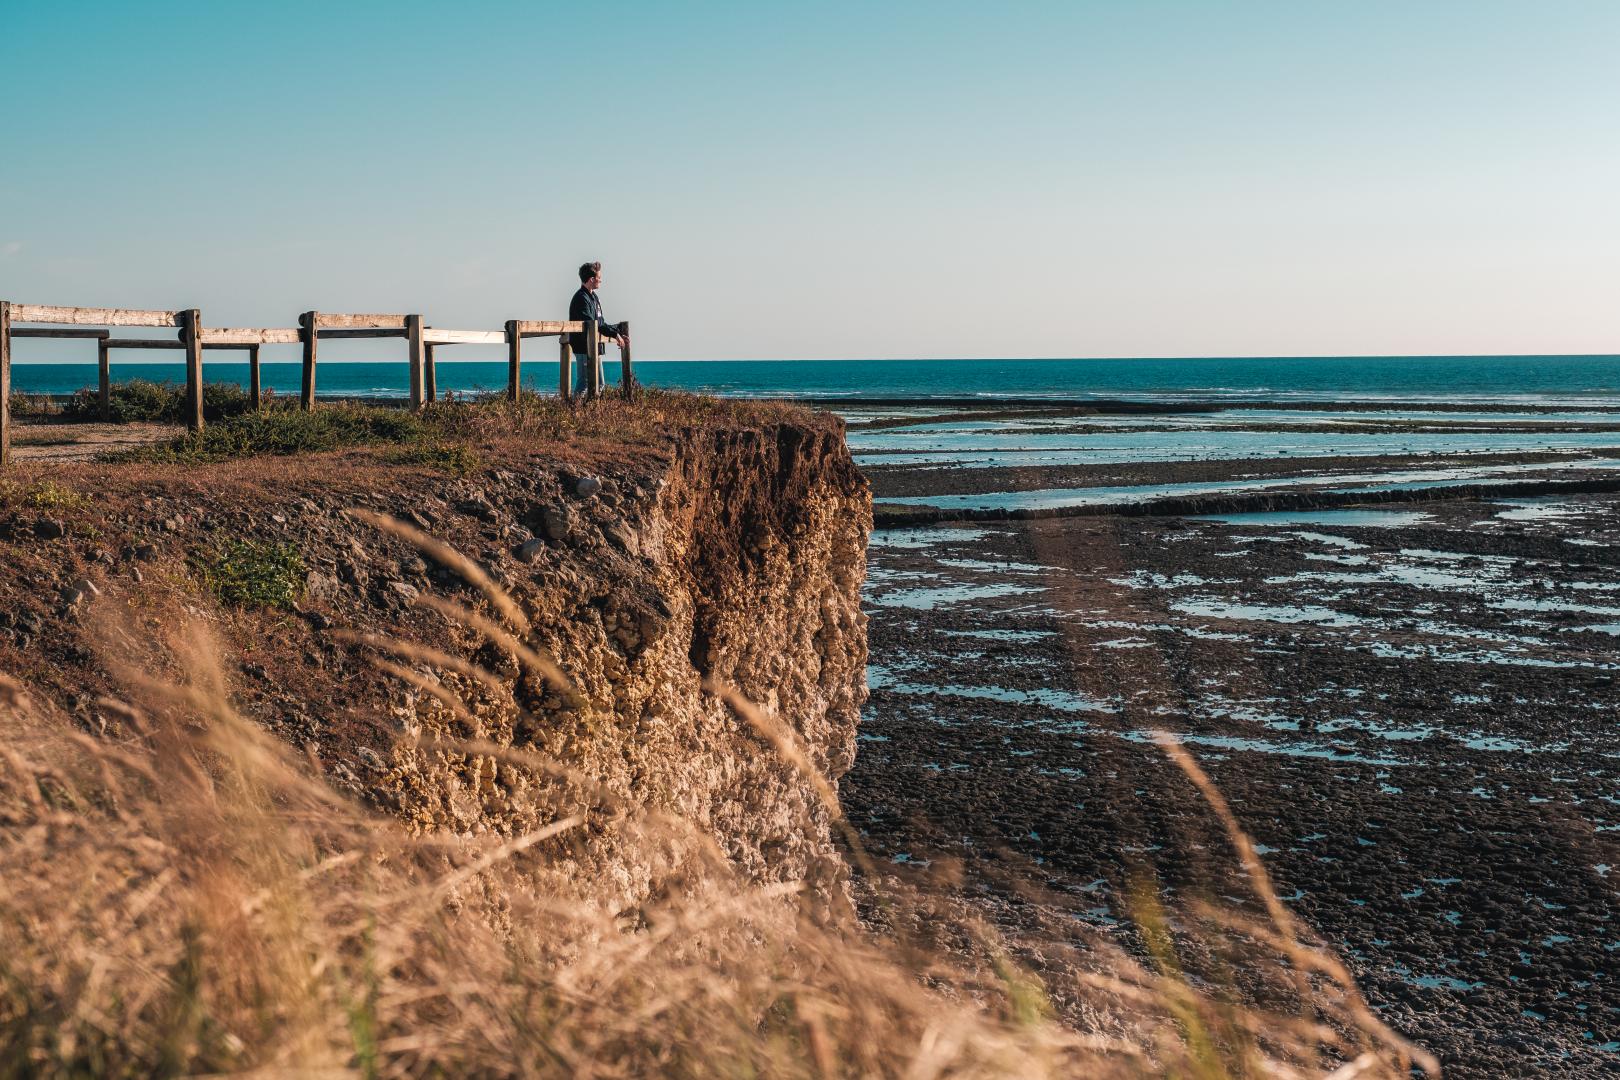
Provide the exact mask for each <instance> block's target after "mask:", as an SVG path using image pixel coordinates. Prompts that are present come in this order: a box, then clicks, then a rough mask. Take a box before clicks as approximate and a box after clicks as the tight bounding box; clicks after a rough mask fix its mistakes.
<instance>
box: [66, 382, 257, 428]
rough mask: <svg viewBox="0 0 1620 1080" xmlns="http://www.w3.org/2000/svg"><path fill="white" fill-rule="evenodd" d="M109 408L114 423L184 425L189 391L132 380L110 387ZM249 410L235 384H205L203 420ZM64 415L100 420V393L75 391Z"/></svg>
mask: <svg viewBox="0 0 1620 1080" xmlns="http://www.w3.org/2000/svg"><path fill="white" fill-rule="evenodd" d="M107 405H108V419H109V420H111V421H113V422H114V423H119V424H128V423H136V422H145V423H158V424H183V423H185V421H186V388H185V387H184V386H181V385H179V384H177V383H172V382H164V383H156V382H151V381H149V380H147V379H131V380H130V381H129V382H121V383H114V384H112V386H110V387H108V392H107ZM250 408H251V401H250V399H249V398H248V395H247V391H245V390H243V389H242V388H241V387H240V386H237V385H236V384H235V383H204V384H203V419H204V420H209V421H218V420H224V419H227V418H229V417H232V416H241V415H243V414H244V413H246V412H248V411H249V409H250ZM62 415H63V416H65V417H67V418H68V419H70V420H100V419H101V396H100V393H99V391H97V390H96V389H94V388H93V387H85V388H84V389H82V390H78V391H76V392H75V393H74V394H73V396H72V397H71V398H69V399H68V401H67V403H66V404H65V405H63V406H62Z"/></svg>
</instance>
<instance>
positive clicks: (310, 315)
mask: <svg viewBox="0 0 1620 1080" xmlns="http://www.w3.org/2000/svg"><path fill="white" fill-rule="evenodd" d="M321 318H322V316H321V314H320V313H319V312H317V311H306V312H304V313H303V314H302V315H300V316H298V325H299V326H300V327H302V328H303V330H302V332H301V333H300V334H299V338H300V339H301V340H302V341H303V343H304V381H303V384H302V387H301V389H300V390H299V394H298V407H299V408H300V409H303V410H304V411H305V412H309V411H310V410H311V409H313V408H314V407H315V350H316V347H317V345H318V344H319V342H320V337H321V335H320V331H319V330H318V327H319V326H320V325H321Z"/></svg>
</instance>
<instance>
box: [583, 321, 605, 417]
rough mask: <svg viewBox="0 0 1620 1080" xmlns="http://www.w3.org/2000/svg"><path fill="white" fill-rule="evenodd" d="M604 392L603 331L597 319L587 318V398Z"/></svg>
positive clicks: (592, 399) (593, 399) (590, 399)
mask: <svg viewBox="0 0 1620 1080" xmlns="http://www.w3.org/2000/svg"><path fill="white" fill-rule="evenodd" d="M601 392H602V331H601V329H600V328H599V327H598V326H597V325H596V320H595V319H586V320H585V400H587V401H595V400H596V395H597V394H599V393H601Z"/></svg>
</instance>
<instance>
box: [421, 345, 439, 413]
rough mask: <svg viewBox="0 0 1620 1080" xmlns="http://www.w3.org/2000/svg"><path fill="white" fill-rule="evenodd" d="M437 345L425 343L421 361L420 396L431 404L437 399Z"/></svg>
mask: <svg viewBox="0 0 1620 1080" xmlns="http://www.w3.org/2000/svg"><path fill="white" fill-rule="evenodd" d="M438 349H439V347H438V346H437V345H435V344H433V342H431V341H430V342H428V343H427V352H426V353H425V355H424V356H423V363H422V396H423V397H425V398H426V399H427V400H428V402H429V403H430V404H431V403H432V402H435V401H437V400H439V362H438V359H437V357H436V356H435V353H437V352H438Z"/></svg>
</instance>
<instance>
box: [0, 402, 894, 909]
mask: <svg viewBox="0 0 1620 1080" xmlns="http://www.w3.org/2000/svg"><path fill="white" fill-rule="evenodd" d="M617 409H618V412H617V413H616V414H615V416H616V420H615V421H614V423H613V424H607V423H604V422H601V421H598V422H597V425H596V427H595V428H591V429H587V430H582V431H576V432H573V433H569V434H568V437H565V438H557V437H555V436H554V435H549V436H548V435H544V434H540V435H527V436H525V435H522V434H517V435H503V434H497V435H495V436H492V437H489V438H484V439H483V440H482V441H480V442H479V444H478V447H477V454H476V456H475V458H474V460H475V462H476V464H475V465H474V466H473V467H472V468H466V467H460V466H458V467H454V468H441V467H432V466H431V465H421V464H414V463H411V462H410V461H408V460H407V461H402V460H401V459H400V456H399V455H397V454H391V453H390V452H388V451H386V450H377V449H371V450H353V451H347V452H342V453H339V454H335V455H331V454H327V455H314V456H309V457H290V458H270V459H266V458H258V459H250V460H238V461H226V462H221V463H216V464H209V465H203V466H195V467H183V468H180V467H172V466H170V467H164V466H155V465H136V464H120V465H106V464H100V465H83V466H77V465H76V466H67V467H59V468H57V469H55V470H54V471H53V472H52V473H51V474H50V475H49V476H48V477H47V476H46V475H45V474H44V473H43V472H39V471H36V472H33V473H30V472H27V471H18V472H15V473H14V474H13V475H12V476H10V477H8V484H7V488H6V491H5V493H4V498H5V502H4V509H3V510H0V539H3V540H4V543H5V546H6V548H7V552H6V554H7V559H6V569H5V571H4V572H3V573H0V612H3V614H0V670H3V671H9V672H12V673H14V674H16V675H18V676H19V677H20V678H21V679H22V680H23V681H24V682H25V683H27V684H28V685H30V686H32V687H33V688H35V690H36V691H38V692H43V693H45V694H46V695H47V696H49V697H52V698H54V699H55V700H56V701H57V702H58V703H59V704H61V705H63V706H64V707H65V708H67V709H68V710H69V711H70V712H71V713H72V714H73V715H74V716H75V717H76V719H77V721H78V722H79V723H80V724H82V725H83V726H84V727H86V728H87V729H89V730H91V731H93V732H96V733H101V734H109V733H110V734H116V733H117V732H116V729H117V728H118V727H119V725H120V724H121V723H122V722H123V718H122V714H121V713H120V711H119V709H118V708H117V707H115V706H114V705H113V704H111V701H110V699H115V698H120V697H124V696H126V694H125V693H124V691H125V690H126V689H127V685H126V684H127V682H128V680H129V679H130V678H131V677H134V676H135V675H138V673H149V674H156V675H157V676H158V677H159V678H166V679H174V680H179V681H184V680H186V679H189V678H193V677H194V674H193V673H191V672H188V671H187V668H186V664H187V662H186V661H185V659H184V658H183V657H182V655H181V650H178V649H177V648H176V647H175V642H174V641H173V640H172V638H173V635H174V632H175V628H176V627H178V626H180V625H182V624H183V623H186V622H198V621H200V622H202V623H205V624H207V625H209V626H210V627H211V628H212V630H213V632H214V636H215V637H216V638H217V639H218V641H219V642H220V643H221V648H222V651H223V653H224V664H223V668H224V671H225V679H226V682H227V690H228V694H229V697H230V700H231V701H232V702H233V704H234V705H235V707H236V708H237V709H238V710H239V711H240V712H241V713H242V714H243V715H245V716H246V717H248V718H250V719H252V720H253V721H255V722H257V723H259V724H261V725H263V726H264V727H265V728H267V729H269V730H270V731H272V732H274V733H275V734H277V735H279V736H280V737H282V738H284V739H286V740H288V741H289V742H291V743H292V744H293V745H294V746H297V747H300V748H301V749H303V750H305V751H306V752H307V754H308V756H309V758H310V760H311V762H312V763H313V765H314V766H315V767H316V768H319V769H320V770H322V771H323V772H325V773H326V774H327V776H328V778H329V779H331V780H332V781H333V782H334V783H335V784H336V785H337V786H339V787H341V788H345V789H347V790H349V791H351V792H352V793H354V794H357V795H360V796H362V797H364V798H366V799H369V800H370V801H372V802H373V803H374V804H376V805H378V806H379V807H381V808H383V809H385V810H387V811H388V812H391V813H394V814H397V815H400V816H401V817H403V818H404V819H405V820H406V821H407V822H409V823H410V824H411V825H412V827H413V828H416V829H418V830H420V831H422V832H435V831H436V832H448V833H451V834H463V835H465V834H477V833H487V832H495V833H502V834H511V835H517V834H519V833H523V832H526V831H529V830H532V829H535V828H536V827H539V826H543V825H545V824H546V823H547V822H549V821H552V820H558V819H560V818H562V817H564V816H566V815H568V814H570V813H574V812H577V811H579V810H581V809H590V810H594V811H596V813H595V814H594V815H593V816H590V819H589V820H588V822H587V825H586V826H585V828H584V829H583V830H576V831H575V832H574V833H572V834H571V836H570V839H569V841H568V846H567V849H566V852H565V854H566V856H567V857H566V858H565V859H563V860H561V861H556V860H552V861H550V862H549V863H548V865H550V866H553V867H557V866H561V867H564V868H566V869H565V871H562V872H560V873H561V877H560V878H559V879H558V880H556V881H554V882H553V885H554V886H555V887H556V888H558V889H559V890H562V891H565V892H568V893H570V894H573V895H576V896H579V897H582V898H588V899H590V900H592V901H594V902H599V903H601V904H604V905H608V906H609V907H610V908H611V909H612V910H616V911H617V910H625V909H631V908H633V907H634V906H635V905H637V904H639V903H642V902H644V901H646V900H647V899H649V898H652V897H655V896H656V895H658V894H659V892H660V890H661V889H663V888H664V886H665V883H666V882H667V881H668V880H669V879H670V876H671V875H686V874H692V873H697V872H701V867H702V866H703V864H704V861H705V860H706V859H710V858H712V857H713V856H714V854H715V852H716V851H718V853H721V854H723V856H724V860H725V862H727V863H729V865H730V866H731V867H732V868H734V869H735V870H737V871H739V872H741V873H742V874H743V875H744V877H745V878H746V879H748V880H752V881H756V882H777V881H795V880H807V881H810V882H812V883H814V884H815V885H817V886H818V888H817V889H815V890H812V891H813V892H815V893H817V894H819V896H820V898H821V899H822V900H823V901H828V900H832V901H834V902H836V901H837V900H838V898H839V897H840V896H841V894H842V890H841V887H840V885H839V882H840V881H841V879H842V876H843V873H844V871H843V864H842V862H841V860H840V859H839V857H838V855H837V854H836V851H835V849H834V847H833V844H832V840H831V837H830V835H829V821H828V816H827V813H826V811H825V809H824V808H823V807H822V806H821V804H820V803H819V802H818V800H817V798H816V796H815V794H814V791H813V788H812V785H811V783H810V781H809V779H808V778H807V777H804V776H802V775H799V774H798V773H797V772H796V771H795V770H794V769H793V768H792V767H790V766H789V765H788V764H786V763H785V762H784V761H783V759H782V757H781V756H780V755H779V754H778V753H776V752H775V751H774V750H773V749H771V748H770V746H769V745H768V744H767V743H765V742H763V741H762V740H761V739H760V738H759V737H758V736H757V735H756V734H755V733H754V731H753V730H752V728H751V727H750V725H749V724H748V723H747V722H746V721H744V720H743V719H742V718H741V717H739V716H738V715H736V714H735V713H734V712H733V711H732V710H731V709H730V708H728V707H727V706H726V705H725V704H724V703H723V702H722V701H721V700H720V699H719V698H717V697H716V696H715V695H714V694H713V693H711V692H709V691H707V690H705V688H704V687H705V683H706V681H710V680H712V681H713V682H715V683H719V684H723V685H727V686H731V687H735V688H736V690H738V691H739V692H740V693H741V694H742V695H743V696H745V697H746V698H748V699H749V700H751V701H753V702H755V703H758V704H759V705H760V706H762V707H763V708H764V710H765V711H766V712H767V713H768V714H769V715H772V716H774V717H776V718H778V719H779V720H780V721H781V722H782V723H784V724H785V725H787V726H790V727H791V728H792V729H793V731H794V732H796V734H797V736H798V738H799V740H800V742H801V744H802V745H803V746H804V747H805V748H806V750H807V751H808V753H809V755H810V757H811V760H812V761H813V763H814V766H815V768H816V769H818V770H819V771H820V772H822V774H823V775H824V776H825V777H826V778H827V779H829V780H831V781H833V782H836V780H837V778H838V777H840V776H841V775H842V774H843V773H844V772H845V771H846V770H847V769H848V768H849V766H850V764H851V762H852V760H853V754H854V736H855V725H856V723H857V720H858V716H859V708H860V705H861V703H862V701H863V700H864V697H865V661H866V644H865V625H864V618H863V616H862V615H861V612H860V603H859V590H860V584H861V580H862V577H863V574H864V566H865V560H864V546H865V538H866V533H867V530H868V529H869V527H870V521H871V510H870V498H869V495H868V492H867V488H866V484H865V481H864V480H863V479H862V478H861V476H860V474H859V473H858V472H857V471H856V469H855V467H854V465H853V463H852V461H851V459H850V457H849V454H848V451H847V450H846V448H845V446H844V442H843V434H842V427H841V425H840V424H839V422H838V421H837V420H836V419H833V418H830V417H826V416H818V415H814V414H811V413H809V412H806V411H802V410H787V409H784V408H782V407H777V406H761V407H757V408H749V407H728V408H726V409H706V408H692V409H689V410H687V412H683V411H682V408H681V407H672V406H671V405H670V404H669V403H668V402H665V403H664V404H663V405H661V406H659V407H658V411H657V412H656V414H655V415H636V414H635V413H634V410H630V409H629V408H628V407H623V406H618V407H617ZM688 413H689V414H688ZM675 422H678V424H676V426H672V424H675ZM614 424H617V425H619V426H620V427H621V428H622V430H620V431H614V430H609V429H610V428H612V427H613V426H614ZM455 460H456V461H457V462H463V464H464V459H461V458H457V459H455ZM353 509H360V510H369V511H373V512H377V513H382V514H386V515H390V516H392V517H395V518H398V519H401V520H403V521H405V522H407V523H410V524H412V525H413V526H414V527H416V528H418V529H420V530H421V531H422V532H424V533H427V534H430V535H431V536H433V537H435V538H437V539H439V540H442V541H444V542H446V543H448V544H450V545H452V546H453V547H455V548H456V549H457V550H459V551H460V552H462V553H464V554H466V555H467V556H468V557H470V558H471V559H473V560H476V561H477V562H478V563H479V564H480V565H481V566H482V567H483V568H484V569H485V570H486V571H487V572H488V573H489V574H490V575H491V576H492V577H493V578H494V579H495V580H496V581H497V582H499V583H500V585H501V586H502V587H503V588H504V590H505V591H506V592H507V593H508V594H509V595H510V596H511V597H512V599H513V600H515V602H516V603H517V605H518V606H519V608H520V609H521V611H522V612H523V613H524V615H525V616H526V617H527V619H528V621H529V623H530V624H531V630H530V631H529V633H528V634H527V636H526V641H527V643H528V644H529V645H530V646H532V647H533V648H535V649H537V650H540V651H542V652H543V653H545V654H547V655H549V656H550V657H552V658H554V659H555V661H556V663H557V664H558V665H559V666H560V667H561V669H562V670H563V672H564V673H565V674H566V675H567V677H568V678H569V679H570V680H571V682H572V689H571V690H565V689H563V688H560V687H558V686H556V685H553V684H551V683H548V682H547V681H545V680H544V679H542V678H541V677H540V676H539V675H538V674H537V673H536V672H535V671H533V670H532V669H531V668H530V667H528V666H526V665H525V664H523V663H522V662H520V659H519V657H518V656H517V655H515V654H514V652H513V651H512V650H510V649H508V648H503V647H501V646H499V645H496V644H492V643H491V642H490V641H489V640H488V639H487V637H486V636H485V635H484V634H483V633H481V632H479V631H478V630H477V629H474V628H472V627H470V626H468V625H467V624H466V622H465V621H464V620H458V619H456V618H452V617H446V616H445V615H443V614H440V613H439V612H437V611H434V610H432V609H431V608H430V607H428V606H427V603H428V600H427V598H431V597H438V598H440V599H442V600H447V601H450V602H453V603H456V604H465V605H468V606H469V607H471V608H472V609H473V610H474V611H476V612H480V613H482V615H483V616H485V617H492V609H491V607H490V605H489V604H488V602H487V601H486V600H485V599H484V598H482V597H481V596H480V595H479V594H478V593H477V592H476V591H474V590H472V589H470V588H469V587H468V586H467V585H466V583H465V582H464V581H463V580H462V579H461V578H460V577H459V576H457V575H456V574H455V573H453V572H451V571H448V570H446V569H445V568H443V567H441V566H439V565H437V564H436V563H435V562H433V561H432V560H430V559H424V558H423V557H422V555H421V553H419V552H418V551H417V550H416V549H415V548H413V547H412V546H411V545H410V544H408V543H406V542H405V541H404V540H401V539H399V538H397V537H395V536H392V535H390V534H388V533H386V532H383V531H381V530H379V529H376V528H374V527H371V526H369V525H367V524H364V523H362V522H361V521H358V520H356V518H355V517H354V516H351V515H350V514H349V511H350V510H353ZM278 574H279V575H280V576H281V577H282V578H287V577H288V576H289V575H291V578H290V580H287V581H281V582H280V584H281V585H283V586H285V588H284V589H283V591H282V592H281V593H278V592H277V591H276V590H277V586H278V578H277V575H278ZM385 640H398V641H399V642H401V643H402V645H401V646H390V645H384V644H383V642H384V641H385ZM431 650H437V651H439V652H442V653H443V654H447V655H446V656H443V657H439V656H435V655H434V654H433V652H432V651H431ZM379 660H381V661H384V662H392V663H397V664H400V665H402V667H403V668H404V671H399V672H395V673H390V672H388V671H386V670H384V669H382V668H381V667H379V665H378V662H377V661H379ZM469 665H478V666H480V667H482V668H483V669H486V671H485V672H484V673H478V672H474V671H472V670H471V668H470V666H469ZM457 668H462V669H463V670H460V671H458V670H456V669H457ZM614 806H619V807H625V806H629V807H634V808H636V809H637V810H640V811H652V812H653V816H654V817H665V818H667V819H669V820H670V821H679V822H681V823H683V824H682V825H681V826H680V828H672V829H671V830H670V832H669V834H668V835H667V836H666V837H663V838H660V840H659V842H658V843H656V844H649V843H647V838H646V837H645V836H636V837H629V836H627V835H626V831H625V830H624V829H620V828H614V827H611V822H610V821H609V820H608V819H609V818H611V817H613V815H612V814H611V813H605V812H604V811H607V810H609V809H610V808H611V807H614ZM619 816H621V817H622V816H624V815H619ZM637 816H638V818H646V815H644V814H638V815H637ZM683 830H684V831H683ZM649 851H657V852H658V853H659V854H658V855H657V857H656V858H653V857H649V856H648V854H647V853H648V852H649Z"/></svg>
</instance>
